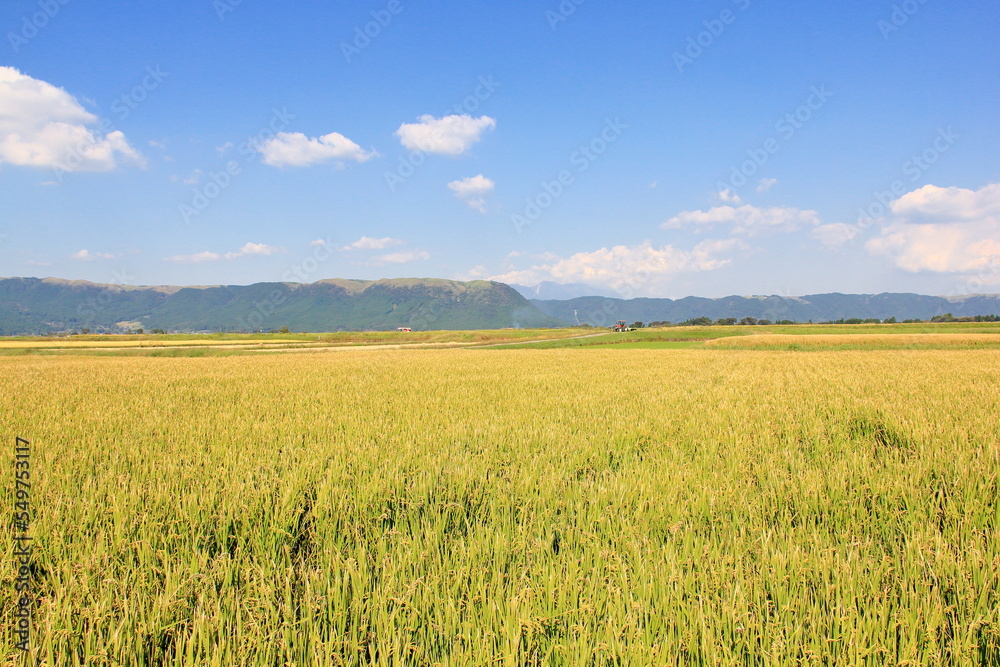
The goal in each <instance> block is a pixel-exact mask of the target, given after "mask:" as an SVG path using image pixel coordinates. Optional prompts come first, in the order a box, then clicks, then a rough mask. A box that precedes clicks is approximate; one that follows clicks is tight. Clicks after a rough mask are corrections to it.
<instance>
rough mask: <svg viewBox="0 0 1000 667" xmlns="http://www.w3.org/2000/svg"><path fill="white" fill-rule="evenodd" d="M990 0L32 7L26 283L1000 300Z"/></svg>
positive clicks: (6, 220) (13, 191) (10, 200)
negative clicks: (327, 284) (469, 286)
mask: <svg viewBox="0 0 1000 667" xmlns="http://www.w3.org/2000/svg"><path fill="white" fill-rule="evenodd" d="M998 23H1000V6H998V5H997V4H996V3H995V2H987V1H986V0H977V1H971V0H965V1H963V0H952V1H950V2H947V3H946V2H944V1H943V0H923V1H921V0H907V1H906V2H898V1H897V2H890V1H886V2H881V1H878V0H865V1H860V0H846V1H844V2H838V3H798V2H791V1H790V0H783V1H772V2H767V3H765V2H763V1H762V0H716V1H712V2H676V3H656V4H654V3H645V2H643V3H640V2H618V3H602V2H598V1H597V0H582V1H580V0H564V1H563V2H561V3H560V2H559V1H558V0H554V1H551V2H549V1H535V0H526V1H525V2H520V3H486V2H477V1H468V2H463V3H444V2H435V1H432V0H377V1H366V2H355V3H349V2H346V1H342V0H338V1H335V2H330V1H329V0H326V1H323V2H320V1H303V2H297V3H274V2H261V1H260V0H242V1H239V0H176V1H175V2H170V3H165V2H161V3H126V2H111V1H110V0H92V1H90V2H82V1H80V0H34V1H20V0H16V1H8V2H5V3H3V6H2V8H0V37H2V38H3V39H2V43H0V193H2V201H3V206H2V207H0V235H2V236H0V275H2V276H38V277H46V276H52V277H60V278H69V279H85V280H91V281H95V282H119V283H130V284H181V285H186V284H246V283H252V282H261V281H277V280H288V281H295V282H312V281H314V280H320V279H323V278H332V277H344V278H366V279H376V278H383V277H404V276H417V277H443V278H456V279H472V278H493V279H498V280H502V281H505V282H514V283H521V284H534V283H537V282H540V281H543V280H552V281H555V282H563V283H587V284H591V285H594V286H595V287H600V288H601V289H604V290H613V291H615V292H617V293H619V294H621V295H622V296H626V297H634V296H666V297H681V296H686V295H692V294H693V295H699V296H723V295H727V294H784V295H801V294H810V293H817V292H830V291H841V292H866V293H870V292H882V291H912V292H921V293H930V294H957V293H975V292H1000V160H998V159H997V155H1000V132H998V131H997V120H996V118H997V117H998V115H1000V104H998V102H1000V46H998V41H997V39H996V35H997V32H998V27H1000V26H998Z"/></svg>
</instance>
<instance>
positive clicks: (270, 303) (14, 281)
mask: <svg viewBox="0 0 1000 667" xmlns="http://www.w3.org/2000/svg"><path fill="white" fill-rule="evenodd" d="M560 287H565V288H566V289H565V291H563V292H560V291H559V288H560ZM585 287H586V286H579V285H576V286H559V285H556V284H555V283H552V284H550V285H539V286H535V287H524V286H518V288H519V289H520V290H523V291H526V292H527V293H528V295H529V296H530V295H531V294H535V295H552V294H564V295H565V294H572V293H575V292H578V291H579V290H580V289H583V288H585ZM519 289H515V288H514V287H512V286H508V285H505V284H503V283H498V282H492V281H486V280H475V281H471V282H459V281H453V280H441V279H422V278H396V279H385V280H374V281H370V280H344V279H332V280H320V281H318V282H315V283H309V284H300V283H256V284H253V285H211V286H187V287H178V286H131V285H106V284H100V283H91V282H87V281H80V280H62V279H58V278H42V279H39V278H0V335H6V336H10V335H26V334H47V333H55V332H64V331H80V330H83V329H89V330H91V331H93V332H118V331H123V330H129V329H133V330H134V329H140V328H141V329H144V330H146V331H152V330H153V329H162V330H164V331H261V330H263V331H268V330H275V329H280V328H281V327H288V328H289V329H290V330H291V331H299V332H302V331H311V332H319V331H345V330H386V329H394V328H398V327H406V328H411V329H413V330H432V329H459V330H462V329H464V330H468V329H501V328H506V327H523V328H529V327H562V326H572V325H576V324H584V323H586V324H590V325H593V326H608V325H611V324H613V323H614V322H616V321H617V320H625V321H627V322H629V323H632V322H635V321H642V322H646V323H649V322H665V321H666V322H674V323H679V322H683V321H686V320H691V319H694V318H699V317H707V318H709V319H711V320H713V321H714V320H717V319H722V318H729V317H734V318H737V319H742V318H744V317H753V318H756V319H767V320H771V321H774V322H776V321H779V320H791V321H794V322H808V321H813V322H824V321H831V320H838V319H842V318H843V319H847V318H861V319H868V318H877V319H880V320H881V319H887V318H890V317H895V318H896V319H897V320H903V319H923V320H926V319H930V318H932V317H934V316H937V315H944V314H946V313H951V314H952V315H953V316H955V317H964V316H975V315H997V314H1000V295H996V294H993V295H980V294H976V295H966V296H955V297H939V296H924V295H920V294H892V293H885V294H839V293H833V294H813V295H809V296H800V297H788V296H728V297H723V298H719V299H707V298H701V297H685V298H683V299H677V300H672V299H657V298H638V299H619V298H613V297H608V296H580V297H575V298H565V299H551V298H549V299H539V298H531V299H528V298H525V296H524V293H523V291H519Z"/></svg>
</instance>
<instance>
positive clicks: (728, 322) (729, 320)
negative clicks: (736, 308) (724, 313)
mask: <svg viewBox="0 0 1000 667" xmlns="http://www.w3.org/2000/svg"><path fill="white" fill-rule="evenodd" d="M715 323H716V324H717V325H719V326H720V327H731V326H733V325H734V324H736V318H735V317H726V318H719V319H717V320H715Z"/></svg>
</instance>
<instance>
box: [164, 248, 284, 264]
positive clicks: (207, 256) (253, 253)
mask: <svg viewBox="0 0 1000 667" xmlns="http://www.w3.org/2000/svg"><path fill="white" fill-rule="evenodd" d="M279 252H283V249H282V248H279V247H276V246H270V245H266V244H264V243H245V244H244V245H243V247H242V248H240V249H239V250H237V251H235V252H227V253H224V254H220V253H217V252H211V251H208V250H206V251H204V252H198V253H195V254H193V255H174V256H173V257H164V258H163V261H165V262H175V263H177V264H201V263H204V262H218V261H222V260H233V259H239V258H241V257H267V256H269V255H274V254H277V253H279Z"/></svg>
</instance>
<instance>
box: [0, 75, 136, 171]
mask: <svg viewBox="0 0 1000 667" xmlns="http://www.w3.org/2000/svg"><path fill="white" fill-rule="evenodd" d="M97 124H98V119H97V116H95V115H94V114H92V113H90V112H89V111H87V110H86V109H84V108H83V107H82V106H81V105H80V103H79V102H77V100H76V98H74V97H73V96H72V95H70V94H69V93H67V92H66V91H65V90H63V89H62V88H57V87H56V86H53V85H52V84H50V83H47V82H45V81H41V80H39V79H34V78H32V77H30V76H28V75H26V74H22V73H21V72H20V71H18V70H17V69H15V68H13V67H0V164H2V163H7V164H13V165H18V166H24V167H39V168H51V169H58V170H60V171H62V172H76V171H81V172H88V171H89V172H103V171H113V170H115V169H117V168H118V166H119V163H131V164H135V165H138V166H144V165H145V158H143V157H142V155H140V154H139V152H138V151H136V150H135V149H134V148H133V147H132V146H131V145H130V144H129V142H128V140H127V139H126V138H125V135H124V134H123V133H122V132H120V131H118V130H115V131H113V132H108V133H107V134H105V135H103V136H101V135H100V133H99V130H98V129H96V128H94V126H95V125H97Z"/></svg>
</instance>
